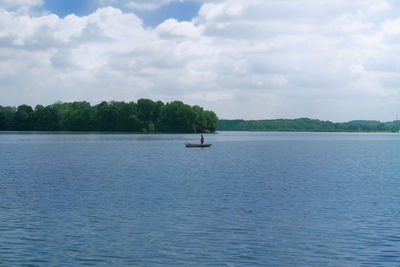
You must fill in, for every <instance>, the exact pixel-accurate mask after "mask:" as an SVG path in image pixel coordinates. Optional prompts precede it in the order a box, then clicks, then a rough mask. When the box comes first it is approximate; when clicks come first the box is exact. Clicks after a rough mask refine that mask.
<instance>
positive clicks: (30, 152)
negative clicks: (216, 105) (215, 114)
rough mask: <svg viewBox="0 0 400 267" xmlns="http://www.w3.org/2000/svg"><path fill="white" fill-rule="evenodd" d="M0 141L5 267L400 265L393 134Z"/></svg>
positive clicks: (1, 258)
mask: <svg viewBox="0 0 400 267" xmlns="http://www.w3.org/2000/svg"><path fill="white" fill-rule="evenodd" d="M199 139H200V136H199V135H129V134H38V133H25V134H16V133H2V134H0V265H1V266H16V265H24V264H25V265H29V266H84V265H93V266H109V265H115V266H359V265H366V266H367V265H371V266H379V265H384V266H387V265H399V264H400V258H399V255H400V253H399V252H400V223H399V222H400V205H399V204H400V190H399V188H400V179H399V176H400V175H399V173H400V135H399V134H375V133H262V132H261V133H260V132H256V133H253V132H221V133H219V134H214V135H205V139H206V143H212V144H213V145H212V147H210V148H205V149H201V148H190V149H189V148H185V146H184V144H183V143H184V142H185V141H198V140H199Z"/></svg>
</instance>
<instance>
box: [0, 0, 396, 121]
mask: <svg viewBox="0 0 400 267" xmlns="http://www.w3.org/2000/svg"><path fill="white" fill-rule="evenodd" d="M107 1H108V3H109V4H112V3H116V2H118V1H116V0H115V1H111V0H107ZM24 2H25V3H24V4H27V3H29V1H24ZM167 2H169V1H168V0H165V1H163V0H160V1H130V4H131V5H142V7H141V8H145V7H146V5H148V6H147V7H148V8H154V7H156V6H160V5H162V4H165V3H167ZM30 3H31V4H33V3H35V2H34V1H33V2H30ZM203 3H204V4H203V5H202V7H201V9H200V11H199V15H198V17H197V18H195V19H194V20H193V21H191V22H179V21H177V20H175V19H168V20H166V21H164V22H163V23H161V24H160V25H159V26H157V27H156V28H154V29H148V28H144V26H143V23H142V21H141V20H140V19H139V18H138V17H137V16H136V15H135V14H133V13H124V12H122V11H121V10H120V9H116V8H112V7H109V8H103V9H99V10H97V11H96V12H95V13H93V14H90V15H89V16H84V17H78V16H75V15H70V16H67V17H65V18H59V17H58V16H56V15H52V14H49V15H43V16H30V15H28V14H24V13H19V12H11V11H5V10H2V11H1V10H0V82H1V84H2V85H3V86H2V88H1V89H0V90H1V91H0V94H1V99H2V103H0V104H1V105H5V104H7V105H19V104H22V103H27V104H31V105H35V104H51V103H53V102H55V101H57V100H62V101H73V100H88V101H91V102H93V103H97V102H100V101H102V100H112V99H115V100H126V101H130V100H136V99H138V98H141V97H148V98H153V99H157V100H158V99H161V100H163V101H171V100H175V99H178V100H183V101H185V102H187V103H189V104H199V105H202V106H205V107H206V108H209V109H212V110H215V111H216V112H217V114H218V115H219V116H220V117H222V118H245V119H252V118H253V119H261V118H277V117H281V118H285V117H287V118H294V117H312V118H320V119H330V120H335V121H341V120H351V119H380V120H390V119H393V116H395V114H396V113H398V112H399V109H400V105H399V104H400V103H399V102H400V99H398V96H399V92H400V89H399V87H398V82H396V79H397V78H398V76H399V75H398V72H399V70H400V65H399V64H398V63H397V62H399V60H398V58H397V56H396V55H398V52H399V46H398V45H397V44H398V42H397V40H399V37H400V32H399V31H398V28H399V27H398V26H399V25H400V22H399V19H389V18H388V17H385V12H386V11H388V10H390V8H391V6H390V2H388V1H385V0H355V1H345V0H338V1H328V0H323V1H317V2H316V1H312V0H297V1H294V0H281V1H275V0H263V1H261V0H248V1H239V0H226V1H203ZM1 4H5V2H4V1H3V2H0V5H1ZM36 4H40V3H39V2H36ZM150 5H152V7H150Z"/></svg>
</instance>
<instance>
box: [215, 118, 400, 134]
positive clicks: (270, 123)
mask: <svg viewBox="0 0 400 267" xmlns="http://www.w3.org/2000/svg"><path fill="white" fill-rule="evenodd" d="M218 130H219V131H268V132H269V131H270V132H399V130H400V121H399V120H395V121H392V122H380V121H373V120H354V121H349V122H336V123H335V122H331V121H321V120H316V119H309V118H300V119H276V120H223V119H222V120H219V126H218Z"/></svg>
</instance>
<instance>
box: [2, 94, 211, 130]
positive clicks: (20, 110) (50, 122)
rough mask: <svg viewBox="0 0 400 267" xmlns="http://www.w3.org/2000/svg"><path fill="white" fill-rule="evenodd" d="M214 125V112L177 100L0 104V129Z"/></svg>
mask: <svg viewBox="0 0 400 267" xmlns="http://www.w3.org/2000/svg"><path fill="white" fill-rule="evenodd" d="M217 127H218V118H217V115H216V114H215V113H214V112H212V111H208V110H204V109H203V108H202V107H200V106H197V105H195V106H190V105H187V104H184V103H182V102H181V101H173V102H170V103H165V104H164V103H163V102H162V101H156V102H154V101H153V100H150V99H139V100H138V101H137V103H135V102H129V103H126V102H117V101H111V102H105V101H104V102H101V103H100V104H97V105H94V106H92V105H91V104H90V103H88V102H86V101H81V102H72V103H62V102H57V103H55V104H52V105H48V106H43V105H37V106H36V107H35V108H32V107H31V106H28V105H20V106H18V107H9V106H6V107H3V106H0V131H79V132H142V133H147V132H171V133H207V132H215V131H216V129H217Z"/></svg>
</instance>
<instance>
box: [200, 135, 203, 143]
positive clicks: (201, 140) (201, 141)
mask: <svg viewBox="0 0 400 267" xmlns="http://www.w3.org/2000/svg"><path fill="white" fill-rule="evenodd" d="M200 143H201V144H204V137H203V135H201V138H200Z"/></svg>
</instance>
